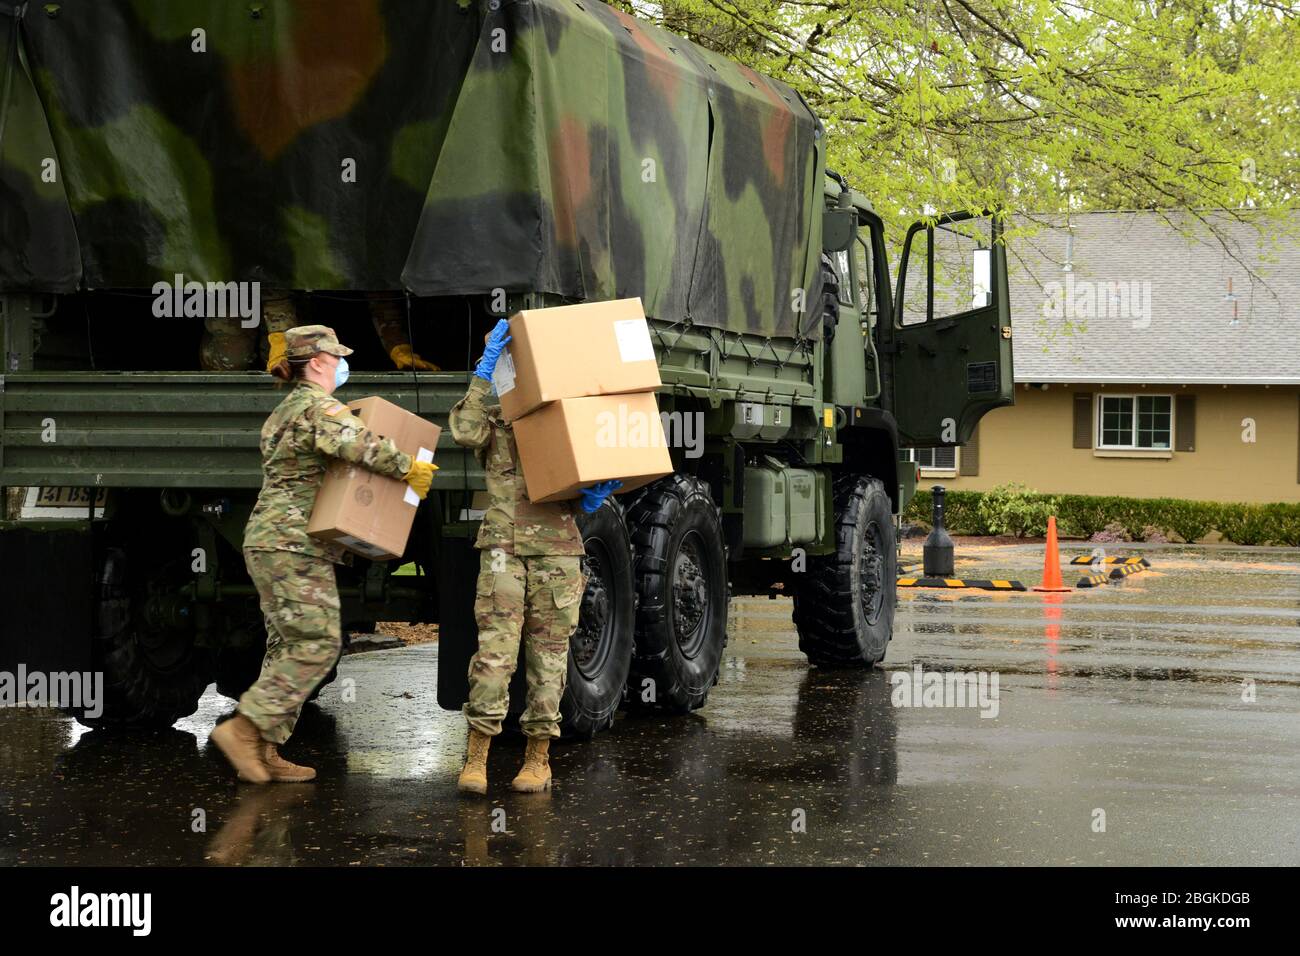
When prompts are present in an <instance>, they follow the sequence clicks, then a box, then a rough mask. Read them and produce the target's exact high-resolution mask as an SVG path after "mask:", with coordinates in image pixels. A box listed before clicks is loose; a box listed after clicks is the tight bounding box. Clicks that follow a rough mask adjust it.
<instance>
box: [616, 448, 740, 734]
mask: <svg viewBox="0 0 1300 956" xmlns="http://www.w3.org/2000/svg"><path fill="white" fill-rule="evenodd" d="M628 526H629V527H630V528H631V530H632V544H633V547H634V548H635V549H636V556H635V564H634V569H635V575H636V586H637V597H638V606H637V612H636V652H635V653H634V654H633V657H632V669H631V676H630V679H629V686H628V691H629V694H630V699H631V700H632V701H634V702H636V703H641V702H643V701H644V702H647V703H650V702H653V703H654V704H656V705H658V706H659V707H662V708H664V709H666V710H669V711H672V712H675V713H686V712H687V711H691V710H695V709H696V708H698V707H702V706H704V701H705V700H706V699H707V698H708V695H709V688H711V687H712V686H713V685H714V684H715V683H717V680H718V665H719V663H720V662H721V660H722V649H723V648H724V647H725V646H726V643H727V602H728V600H729V598H730V586H729V585H728V583H727V549H726V545H725V544H724V543H723V538H722V521H721V514H720V512H719V510H718V506H717V505H715V504H714V503H713V499H712V498H711V497H710V496H709V486H708V485H707V484H705V483H704V482H703V481H701V480H700V479H698V478H695V477H692V476H690V475H682V474H674V475H670V476H669V477H667V478H664V479H661V480H660V481H658V482H656V483H655V484H653V485H651V486H650V488H649V489H648V490H647V492H646V493H645V494H644V495H642V496H641V497H640V498H639V499H637V502H636V504H635V505H633V506H632V509H631V511H630V512H629V515H628ZM646 681H652V682H653V683H651V684H647V683H646ZM647 691H652V693H650V694H647Z"/></svg>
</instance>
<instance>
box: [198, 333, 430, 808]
mask: <svg viewBox="0 0 1300 956" xmlns="http://www.w3.org/2000/svg"><path fill="white" fill-rule="evenodd" d="M351 352H352V350H351V349H349V348H346V347H345V346H343V345H340V344H339V342H338V339H337V338H335V336H334V330H333V329H330V328H326V327H325V326H323V325H307V326H302V327H299V328H292V329H289V330H288V331H287V332H286V333H285V358H284V360H282V361H281V362H280V363H279V364H278V365H277V366H276V368H275V370H274V374H275V375H276V376H277V377H278V378H281V379H284V380H287V381H293V382H294V388H293V391H291V392H290V393H289V395H288V396H287V397H286V398H285V399H284V401H282V402H281V403H280V404H279V405H278V406H277V407H276V409H275V411H273V412H272V413H271V416H270V417H269V418H268V419H267V420H266V424H265V425H263V426H262V440H261V447H262V472H263V479H262V491H261V493H260V494H259V495H258V498H257V505H256V506H255V507H254V508H253V513H252V515H250V516H249V519H248V525H247V527H246V528H245V529H244V561H245V563H246V564H247V565H248V573H249V576H250V577H251V578H252V579H253V583H254V585H256V587H257V594H258V598H259V599H260V603H261V607H262V613H263V615H264V616H265V620H266V635H267V637H266V658H265V660H264V661H263V663H262V673H261V676H260V677H259V678H258V680H257V682H256V683H255V684H254V685H253V686H252V687H250V688H249V689H248V690H247V691H246V692H245V693H244V695H243V696H242V697H241V698H240V699H239V708H238V711H237V713H236V714H235V716H234V717H233V718H231V719H230V720H228V721H226V722H224V723H222V724H220V725H219V726H218V727H217V728H216V729H215V730H214V731H213V732H212V739H213V742H215V743H216V744H217V746H218V747H220V748H221V750H222V752H223V753H224V754H225V755H226V757H227V758H228V759H229V760H230V762H231V763H232V764H234V766H235V769H236V770H237V771H238V772H239V775H240V776H241V777H242V778H244V779H246V780H251V781H254V782H257V783H265V782H267V781H269V780H280V781H302V780H310V779H312V778H314V777H315V776H316V772H315V771H314V770H312V769H310V768H307V767H297V766H294V765H293V764H291V763H289V762H288V761H286V760H284V759H283V758H282V757H280V755H279V752H278V750H277V747H278V745H279V744H282V743H284V742H285V741H286V740H288V739H289V735H290V734H292V733H293V728H294V724H295V723H296V722H297V720H298V713H299V711H300V710H301V709H302V705H303V703H304V702H305V701H306V700H307V698H308V697H309V696H310V695H311V692H312V691H313V690H315V689H316V686H317V685H318V684H320V682H321V681H322V680H323V679H324V678H325V675H326V674H327V673H328V672H329V669H330V668H331V667H332V666H333V664H334V662H335V660H337V659H338V655H339V652H340V650H341V648H342V635H341V630H340V626H339V595H338V589H337V587H336V585H335V582H334V568H333V565H334V564H335V563H338V562H339V561H341V560H342V559H343V556H344V551H343V549H342V548H341V547H340V546H339V545H336V544H329V543H326V542H322V541H317V540H315V539H314V538H311V537H308V535H307V520H308V518H309V517H310V516H311V510H312V506H313V505H314V504H315V501H316V492H317V490H318V489H319V488H320V484H321V479H322V478H323V477H324V476H325V469H326V467H327V466H328V464H329V462H330V459H332V458H341V459H343V460H345V461H350V462H352V463H354V464H357V465H361V466H362V467H364V468H368V469H369V470H371V471H374V472H378V473H379V474H381V475H388V476H389V477H392V478H400V479H402V480H404V481H406V482H407V483H408V484H410V486H411V487H412V488H413V489H414V490H415V492H416V494H418V495H419V496H420V497H421V498H423V497H424V496H425V495H426V494H428V492H429V486H430V484H431V483H432V480H433V472H434V469H435V466H434V465H432V464H430V463H427V462H420V461H416V460H414V459H413V458H412V457H411V456H410V455H407V454H404V453H403V452H402V451H400V450H399V449H398V448H397V446H396V445H394V444H393V443H392V442H391V441H389V440H388V439H386V438H380V437H379V436H377V435H375V434H374V433H373V432H371V431H370V430H369V429H367V428H366V426H365V425H364V424H362V422H361V421H360V420H359V419H358V418H356V417H355V416H354V415H352V413H351V412H349V411H348V408H347V406H346V405H343V404H342V403H340V402H338V401H336V400H335V399H334V398H332V397H331V396H332V393H333V392H334V389H335V388H337V387H338V386H339V385H341V384H343V382H344V381H346V379H347V362H346V360H345V359H344V358H343V356H346V355H349V354H351Z"/></svg>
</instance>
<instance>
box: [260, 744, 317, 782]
mask: <svg viewBox="0 0 1300 956" xmlns="http://www.w3.org/2000/svg"><path fill="white" fill-rule="evenodd" d="M262 760H263V761H264V762H265V763H266V769H267V770H268V771H269V772H270V774H271V779H272V780H274V781H275V782H276V783H306V782H307V781H308V780H315V779H316V771H315V770H313V769H312V768H311V767H300V766H298V765H297V764H296V763H290V762H289V761H287V760H285V759H284V758H283V757H281V756H280V751H279V750H277V749H276V746H275V744H272V743H268V744H267V745H266V750H265V752H264V753H263V754H262Z"/></svg>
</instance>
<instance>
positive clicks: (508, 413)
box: [492, 299, 661, 421]
mask: <svg viewBox="0 0 1300 956" xmlns="http://www.w3.org/2000/svg"><path fill="white" fill-rule="evenodd" d="M510 337H511V338H510V344H509V345H507V346H506V351H504V352H503V353H502V354H501V358H500V359H499V360H498V361H497V365H496V370H495V371H494V372H493V374H492V383H493V384H494V385H495V386H496V390H497V396H498V397H499V398H500V400H501V414H502V415H503V416H504V417H505V419H506V421H514V420H515V419H517V418H523V417H524V416H525V415H527V414H528V413H530V412H532V411H534V410H535V409H537V408H540V407H541V406H542V405H545V404H546V403H547V402H554V401H559V400H560V399H565V398H582V397H584V396H588V395H616V394H621V393H624V392H649V391H654V390H655V389H656V388H658V387H659V386H660V384H661V381H660V378H659V362H658V361H657V360H656V358H655V351H654V345H653V344H652V343H651V340H650V326H649V325H648V324H647V323H646V319H645V312H644V311H643V310H642V308H641V300H640V299H617V300H615V301H613V302H589V303H586V304H584V305H563V306H558V307H556V308H553V309H525V310H524V311H523V312H520V313H518V314H517V315H515V316H513V317H512V318H511V319H510Z"/></svg>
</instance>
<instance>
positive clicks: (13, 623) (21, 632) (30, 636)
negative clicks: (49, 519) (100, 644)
mask: <svg viewBox="0 0 1300 956" xmlns="http://www.w3.org/2000/svg"><path fill="white" fill-rule="evenodd" d="M93 552H94V548H93V539H92V535H91V533H90V531H89V530H88V529H87V527H86V526H85V524H84V523H82V522H78V523H77V526H75V527H69V528H66V529H58V530H50V529H49V528H48V527H41V528H24V527H21V526H17V527H15V526H8V527H0V585H2V590H3V594H4V597H3V599H2V601H0V670H4V671H8V672H10V673H13V672H16V671H17V668H18V665H19V664H22V665H25V666H26V669H27V671H28V672H33V671H44V672H46V673H49V672H54V671H89V670H91V669H92V665H91V660H92V638H93V631H94V623H93V622H94V608H95V572H94V563H93Z"/></svg>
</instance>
